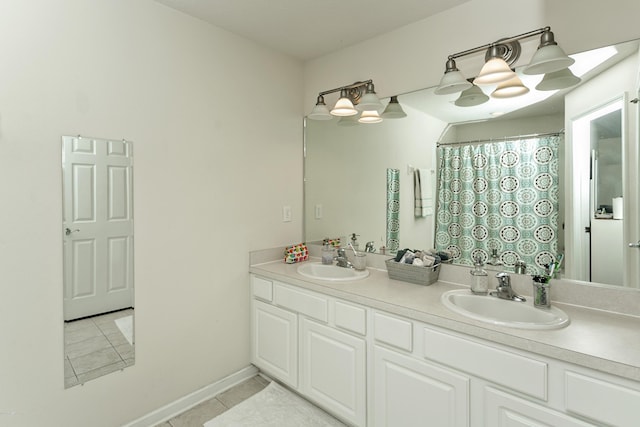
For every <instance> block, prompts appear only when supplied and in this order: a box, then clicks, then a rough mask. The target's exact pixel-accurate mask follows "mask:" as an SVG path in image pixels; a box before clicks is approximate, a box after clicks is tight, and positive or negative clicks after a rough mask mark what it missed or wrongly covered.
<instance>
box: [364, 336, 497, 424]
mask: <svg viewBox="0 0 640 427" xmlns="http://www.w3.org/2000/svg"><path fill="white" fill-rule="evenodd" d="M373 390H374V396H373V402H374V407H373V418H374V419H373V423H372V425H374V426H376V427H432V426H438V427H468V426H469V378H467V377H465V376H464V375H460V374H458V373H455V372H452V371H449V370H448V369H444V368H441V367H439V366H436V365H434V364H432V363H428V362H423V361H421V360H416V359H413V358H411V357H408V356H404V355H402V354H399V353H396V352H395V351H390V350H387V349H385V348H382V347H378V346H375V348H374V384H373ZM489 425H492V424H487V426H489Z"/></svg>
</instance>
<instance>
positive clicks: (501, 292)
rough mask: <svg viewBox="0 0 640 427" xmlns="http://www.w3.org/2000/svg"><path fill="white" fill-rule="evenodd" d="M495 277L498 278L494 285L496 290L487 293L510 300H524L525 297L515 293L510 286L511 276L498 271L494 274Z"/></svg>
mask: <svg viewBox="0 0 640 427" xmlns="http://www.w3.org/2000/svg"><path fill="white" fill-rule="evenodd" d="M496 278H497V279H498V285H497V286H496V290H495V291H492V292H489V295H491V296H494V297H498V298H501V299H508V300H511V301H521V302H524V301H526V299H525V298H524V297H521V296H520V295H518V294H516V293H515V292H514V291H513V288H512V287H511V277H509V273H505V272H502V273H498V274H496Z"/></svg>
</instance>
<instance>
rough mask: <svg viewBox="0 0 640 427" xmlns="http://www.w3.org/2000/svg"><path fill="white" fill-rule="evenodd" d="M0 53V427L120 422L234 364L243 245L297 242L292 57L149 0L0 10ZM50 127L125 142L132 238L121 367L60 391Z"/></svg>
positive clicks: (237, 364)
mask: <svg viewBox="0 0 640 427" xmlns="http://www.w3.org/2000/svg"><path fill="white" fill-rule="evenodd" d="M0 52H2V54H0V70H2V71H1V72H0V199H1V200H2V202H1V203H2V209H0V224H2V225H3V227H2V228H3V229H2V232H1V233H0V236H1V237H0V337H1V338H2V340H1V342H2V344H1V346H0V347H1V350H0V425H2V426H5V425H6V426H24V427H27V426H28V427H32V426H37V425H40V426H44V425H50V426H65V427H73V426H82V427H84V426H116V425H121V424H123V423H125V422H128V421H131V420H133V419H135V418H138V417H139V416H141V415H144V414H146V413H148V412H150V411H152V410H154V409H156V408H159V407H161V406H162V405H165V404H167V403H169V402H171V401H173V400H175V399H177V398H179V397H181V396H184V395H186V394H188V393H190V392H193V391H195V390H197V389H199V388H201V387H203V386H205V385H207V384H210V383H212V382H214V381H216V380H218V379H220V378H222V377H225V376H227V375H229V374H231V373H233V372H235V371H237V370H239V369H241V368H243V367H245V366H247V365H248V364H249V306H248V301H249V296H248V289H249V288H248V273H247V265H248V252H249V251H250V250H255V249H261V248H266V247H273V246H284V245H285V244H288V243H291V242H295V241H298V240H299V239H300V238H301V224H302V221H301V216H302V212H301V209H302V183H301V179H300V177H301V176H302V162H301V158H302V147H301V145H302V144H301V141H302V113H301V112H302V104H301V99H302V65H301V64H299V63H297V62H296V61H293V60H291V59H289V58H287V57H284V56H282V55H280V54H276V53H274V52H272V51H269V50H267V49H265V48H262V47H259V46H258V45H256V44H254V43H253V42H248V41H246V40H244V39H242V38H239V37H237V36H234V35H231V34H229V33H227V32H224V31H222V30H219V29H216V28H214V27H212V26H210V25H208V24H205V23H203V22H201V21H198V20H195V19H193V18H190V17H187V16H186V15H183V14H181V13H178V12H176V11H174V10H172V9H168V8H166V7H164V6H161V5H159V4H157V3H155V2H153V1H150V0H137V1H129V0H91V1H86V0H57V1H55V2H54V1H50V0H21V1H11V0H0ZM256 111H259V112H260V114H254V113H255V112H256ZM65 134H71V135H75V134H82V135H85V136H95V137H105V138H126V139H130V140H132V141H134V193H135V194H134V197H135V201H134V215H135V239H136V240H135V257H136V259H135V262H136V264H135V279H136V290H135V294H136V325H135V326H136V364H135V366H134V367H132V368H128V369H126V370H124V371H123V372H116V373H113V374H110V375H108V376H106V377H102V378H100V379H97V380H94V381H91V382H89V383H87V384H85V385H84V386H78V387H73V388H71V389H68V390H64V380H63V322H62V228H61V227H62V218H61V217H62V205H61V167H60V164H61V154H60V153H61V138H60V137H61V135H65ZM283 204H289V205H291V206H292V208H293V221H292V222H291V223H283V222H282V221H281V206H282V205H283Z"/></svg>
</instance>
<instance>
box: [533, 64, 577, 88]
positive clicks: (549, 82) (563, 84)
mask: <svg viewBox="0 0 640 427" xmlns="http://www.w3.org/2000/svg"><path fill="white" fill-rule="evenodd" d="M580 80H581V79H580V77H577V76H575V75H574V74H573V73H572V72H571V70H570V69H568V68H564V69H562V70H560V71H554V72H553V73H547V74H545V75H544V78H543V79H542V81H541V82H540V83H538V84H537V86H536V90H543V91H544V90H558V89H566V88H568V87H571V86H575V85H577V84H578V83H580Z"/></svg>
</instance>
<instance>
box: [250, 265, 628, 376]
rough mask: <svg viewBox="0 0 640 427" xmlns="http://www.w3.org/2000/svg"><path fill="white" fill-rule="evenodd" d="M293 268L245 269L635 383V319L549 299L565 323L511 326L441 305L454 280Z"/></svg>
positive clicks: (379, 272)
mask: <svg viewBox="0 0 640 427" xmlns="http://www.w3.org/2000/svg"><path fill="white" fill-rule="evenodd" d="M310 261H311V262H314V261H318V259H311V260H310ZM310 261H307V262H310ZM297 268H298V264H285V263H284V262H283V261H282V260H279V261H273V262H266V263H261V264H255V265H252V266H250V269H249V271H250V272H251V273H254V274H257V275H261V276H263V277H267V278H270V279H274V280H280V281H282V282H285V283H289V284H293V285H296V286H300V287H301V288H305V289H309V290H311V291H315V292H320V293H323V294H326V295H330V296H334V297H338V298H341V299H344V300H347V301H351V302H354V303H359V304H362V305H366V306H369V307H372V308H375V309H379V310H383V311H386V312H388V313H392V314H397V315H399V316H404V317H407V318H410V319H414V320H417V321H420V322H424V323H428V324H431V325H435V326H440V327H443V328H447V329H450V330H452V331H456V332H461V333H465V334H468V335H471V336H474V337H478V338H483V339H486V340H488V341H493V342H496V343H500V344H504V345H507V346H511V347H514V348H518V349H521V350H525V351H530V352H533V353H537V354H540V355H543V356H548V357H551V358H554V359H558V360H562V361H566V362H570V363H574V364H576V365H581V366H585V367H588V368H591V369H596V370H599V371H602V372H606V373H609V374H613V375H618V376H621V377H624V378H628V379H632V380H635V381H640V317H636V316H630V315H622V314H617V313H612V312H608V311H603V310H595V309H590V308H585V307H580V306H576V305H570V304H561V303H557V302H556V303H554V302H553V301H552V304H553V305H555V306H557V307H558V308H560V309H562V310H564V311H565V312H566V313H567V314H568V315H569V317H570V319H571V323H570V325H569V326H567V327H565V328H562V329H556V330H542V331H540V330H523V329H514V328H508V327H502V326H496V325H492V324H490V323H485V322H481V321H476V320H473V319H470V318H467V317H465V316H462V315H459V314H457V313H455V312H453V311H451V310H449V309H447V308H446V307H445V306H444V305H443V304H442V303H441V302H440V297H441V296H442V294H443V293H444V292H446V291H449V290H452V289H460V288H463V287H464V286H461V285H457V284H454V283H449V282H440V281H439V282H436V283H434V284H433V285H430V286H421V285H414V284H411V283H406V282H401V281H397V280H392V279H389V277H388V275H387V272H386V271H385V270H378V269H374V268H369V271H370V275H369V277H368V278H366V279H361V280H357V281H348V282H328V281H322V280H313V279H309V278H306V277H304V276H302V275H300V274H298V273H297V271H296V269H297ZM525 296H526V295H525Z"/></svg>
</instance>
